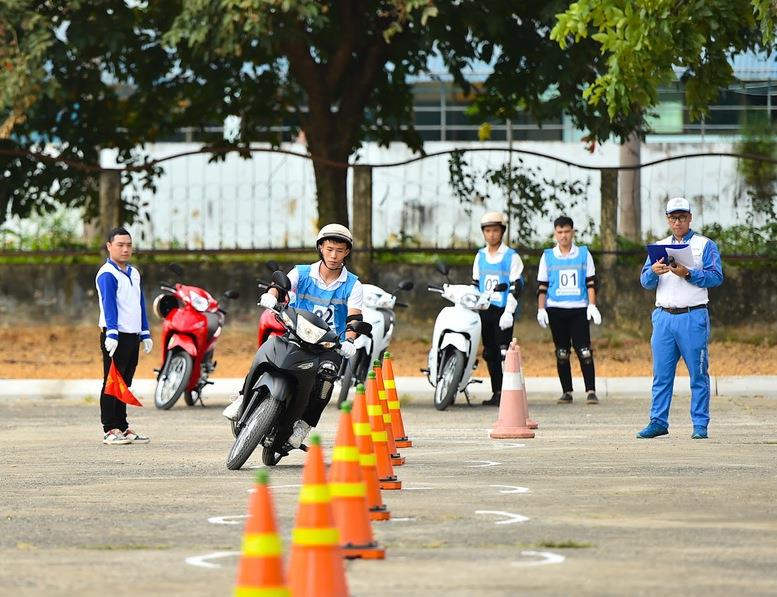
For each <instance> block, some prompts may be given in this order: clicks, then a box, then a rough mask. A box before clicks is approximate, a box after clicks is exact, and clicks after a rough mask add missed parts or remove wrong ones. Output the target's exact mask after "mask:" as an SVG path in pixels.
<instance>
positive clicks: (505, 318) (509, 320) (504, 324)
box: [499, 311, 513, 330]
mask: <svg viewBox="0 0 777 597" xmlns="http://www.w3.org/2000/svg"><path fill="white" fill-rule="evenodd" d="M511 327H513V314H512V313H508V312H507V311H505V312H504V313H502V317H500V318H499V329H500V330H509V329H510V328H511Z"/></svg>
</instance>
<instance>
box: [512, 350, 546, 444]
mask: <svg viewBox="0 0 777 597" xmlns="http://www.w3.org/2000/svg"><path fill="white" fill-rule="evenodd" d="M513 342H516V343H517V342H518V340H517V339H516V338H513ZM516 348H517V349H518V371H519V373H520V374H521V384H523V393H524V396H526V426H527V427H528V428H529V429H538V428H539V426H540V424H539V423H538V422H537V421H535V420H534V419H532V418H531V417H530V416H529V393H528V392H527V391H526V378H525V377H524V376H523V355H522V354H521V347H520V346H518V345H517V344H516Z"/></svg>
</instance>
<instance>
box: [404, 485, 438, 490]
mask: <svg viewBox="0 0 777 597" xmlns="http://www.w3.org/2000/svg"><path fill="white" fill-rule="evenodd" d="M403 489H404V490H405V491H426V490H428V489H434V486H432V487H403Z"/></svg>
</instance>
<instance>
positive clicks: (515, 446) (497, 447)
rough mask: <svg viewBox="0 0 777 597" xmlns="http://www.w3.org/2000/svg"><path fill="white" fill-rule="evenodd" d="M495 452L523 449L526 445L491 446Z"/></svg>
mask: <svg viewBox="0 0 777 597" xmlns="http://www.w3.org/2000/svg"><path fill="white" fill-rule="evenodd" d="M493 447H494V449H495V450H508V449H510V448H525V447H526V444H493Z"/></svg>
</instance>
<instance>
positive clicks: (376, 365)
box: [372, 359, 405, 466]
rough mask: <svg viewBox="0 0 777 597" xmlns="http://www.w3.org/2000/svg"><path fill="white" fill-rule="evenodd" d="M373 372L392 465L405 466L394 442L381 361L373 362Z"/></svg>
mask: <svg viewBox="0 0 777 597" xmlns="http://www.w3.org/2000/svg"><path fill="white" fill-rule="evenodd" d="M372 370H373V371H374V372H375V383H376V384H377V386H378V398H379V399H380V407H381V409H383V427H385V428H386V443H387V444H388V449H389V456H391V464H392V465H394V466H402V465H403V464H405V459H404V458H403V457H402V455H401V454H400V453H399V452H398V451H397V445H396V443H395V442H394V430H393V428H392V426H391V413H390V412H389V407H388V397H387V396H386V387H385V386H384V385H383V370H382V369H381V367H380V361H379V360H378V359H375V360H374V361H373V362H372Z"/></svg>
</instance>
